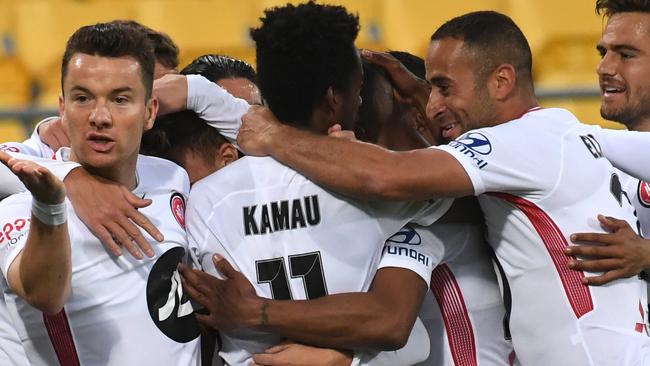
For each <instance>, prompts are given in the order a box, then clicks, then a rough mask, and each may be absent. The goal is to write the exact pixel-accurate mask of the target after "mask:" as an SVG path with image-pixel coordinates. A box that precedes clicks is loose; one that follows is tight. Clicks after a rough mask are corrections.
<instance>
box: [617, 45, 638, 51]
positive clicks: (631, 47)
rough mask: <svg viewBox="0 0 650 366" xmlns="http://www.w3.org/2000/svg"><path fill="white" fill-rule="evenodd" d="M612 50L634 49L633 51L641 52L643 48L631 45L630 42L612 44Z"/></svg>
mask: <svg viewBox="0 0 650 366" xmlns="http://www.w3.org/2000/svg"><path fill="white" fill-rule="evenodd" d="M612 50H614V51H615V52H621V51H633V52H640V51H641V50H640V49H638V48H636V47H634V46H631V45H629V44H617V45H613V46H612Z"/></svg>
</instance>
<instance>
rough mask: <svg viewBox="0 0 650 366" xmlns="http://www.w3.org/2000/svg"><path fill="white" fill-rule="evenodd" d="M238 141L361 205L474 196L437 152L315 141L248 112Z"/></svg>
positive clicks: (255, 110)
mask: <svg viewBox="0 0 650 366" xmlns="http://www.w3.org/2000/svg"><path fill="white" fill-rule="evenodd" d="M243 121H244V123H243V125H242V128H241V130H240V132H239V136H238V137H237V142H238V143H239V146H240V148H241V149H242V150H243V151H244V152H245V153H247V154H250V155H271V156H273V157H274V158H275V159H277V160H279V161H280V162H282V163H283V164H286V165H288V166H290V167H291V168H293V169H295V170H297V171H299V172H300V173H302V174H304V175H305V176H307V177H309V178H310V179H311V180H313V181H314V182H316V183H317V184H319V185H322V186H325V187H327V188H329V189H331V190H333V191H335V192H339V193H343V194H346V195H349V196H352V197H356V198H360V199H384V200H425V199H430V198H434V197H462V196H467V195H471V194H473V193H474V189H473V186H472V182H471V181H470V178H469V176H468V175H467V173H466V172H465V169H464V168H463V166H462V165H461V164H460V163H459V162H458V160H456V158H454V157H453V156H452V155H451V154H449V153H447V152H445V151H442V150H439V149H436V148H431V149H421V150H413V151H406V152H395V151H390V150H386V149H384V148H381V147H379V146H376V145H372V144H366V143H361V142H351V141H346V140H343V139H337V138H333V137H328V136H322V135H317V134H314V133H311V132H307V131H303V130H299V129H296V128H293V127H290V126H287V125H283V124H281V123H280V122H279V121H278V120H277V119H276V118H275V116H274V115H273V114H272V113H271V111H270V110H268V109H266V108H264V107H251V110H250V111H249V112H248V113H247V114H246V115H245V116H244V118H243Z"/></svg>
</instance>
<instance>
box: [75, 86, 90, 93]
mask: <svg viewBox="0 0 650 366" xmlns="http://www.w3.org/2000/svg"><path fill="white" fill-rule="evenodd" d="M70 91H71V92H73V91H80V92H83V93H86V94H92V93H91V92H90V90H88V89H86V88H84V87H83V86H79V85H75V86H73V87H72V89H70Z"/></svg>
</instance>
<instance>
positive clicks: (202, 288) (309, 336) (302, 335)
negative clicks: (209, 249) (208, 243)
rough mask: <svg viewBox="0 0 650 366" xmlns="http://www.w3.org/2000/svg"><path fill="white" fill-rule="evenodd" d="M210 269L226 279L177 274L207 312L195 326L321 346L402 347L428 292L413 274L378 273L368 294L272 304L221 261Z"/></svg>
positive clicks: (189, 272)
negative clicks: (265, 334) (257, 333)
mask: <svg viewBox="0 0 650 366" xmlns="http://www.w3.org/2000/svg"><path fill="white" fill-rule="evenodd" d="M215 266H217V270H218V271H219V272H220V273H222V274H223V275H224V276H225V277H226V279H225V280H220V279H217V278H216V277H213V276H211V275H209V274H207V273H204V272H201V271H197V270H191V269H189V268H182V270H181V274H182V276H183V281H184V282H183V284H184V286H185V289H186V290H187V293H188V294H189V295H190V297H192V298H193V299H194V300H196V301H197V302H199V303H200V304H202V305H203V306H205V307H206V308H207V309H208V311H209V312H210V314H209V315H198V316H197V319H199V321H201V322H203V323H204V324H206V325H208V326H211V327H213V328H215V329H224V330H226V329H236V328H240V327H246V328H256V329H259V330H264V331H269V332H272V333H275V334H277V335H280V336H283V337H286V338H289V339H291V340H295V341H299V342H303V343H307V344H314V345H318V346H321V347H331V348H347V349H350V348H352V349H356V348H371V349H377V350H396V349H399V348H401V347H403V346H404V345H405V344H406V342H407V340H408V338H409V334H410V332H411V329H412V327H413V323H414V322H415V319H416V318H417V314H418V312H419V309H420V306H421V304H422V299H423V298H424V295H425V293H426V291H427V284H426V283H425V281H423V280H422V278H421V277H419V275H417V274H416V273H415V272H412V271H409V270H405V269H398V268H383V269H381V270H379V271H378V272H377V274H376V275H375V279H374V281H373V285H372V288H371V289H370V291H369V292H367V293H347V294H336V295H329V296H324V297H320V298H318V299H312V300H308V301H307V300H296V301H276V300H270V299H266V298H261V297H258V296H257V295H256V294H255V290H254V289H253V287H252V285H251V284H250V282H249V281H248V280H247V279H246V278H245V277H244V276H243V275H242V274H241V273H239V272H237V271H235V270H234V269H233V268H232V267H231V266H230V264H229V263H228V262H227V261H226V260H223V259H218V260H215Z"/></svg>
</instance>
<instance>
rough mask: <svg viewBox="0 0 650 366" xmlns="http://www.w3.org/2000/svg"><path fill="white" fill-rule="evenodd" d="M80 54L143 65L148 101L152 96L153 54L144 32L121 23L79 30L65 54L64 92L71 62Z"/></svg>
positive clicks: (141, 69)
mask: <svg viewBox="0 0 650 366" xmlns="http://www.w3.org/2000/svg"><path fill="white" fill-rule="evenodd" d="M77 53H83V54H86V55H94V56H101V57H125V56H128V57H132V58H134V59H135V60H136V61H137V62H138V64H140V75H141V78H142V84H144V88H145V92H146V93H145V99H146V100H148V99H149V98H150V97H151V90H152V87H153V70H154V53H153V47H152V45H151V42H150V41H149V39H148V38H147V37H146V36H145V35H144V34H143V33H141V32H134V31H133V28H131V27H129V26H127V25H124V24H121V23H120V22H115V21H113V22H110V23H97V24H94V25H87V26H84V27H81V28H79V29H77V31H76V32H74V33H73V34H72V36H71V37H70V39H68V43H67V45H66V47H65V52H64V53H63V61H62V64H61V89H62V90H63V80H64V79H65V77H66V75H67V74H68V64H69V63H70V59H71V58H72V57H73V56H74V55H75V54H77Z"/></svg>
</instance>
